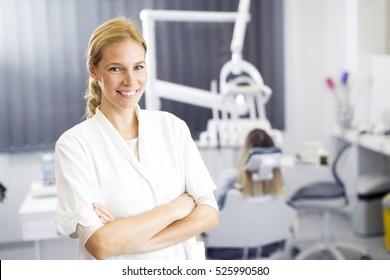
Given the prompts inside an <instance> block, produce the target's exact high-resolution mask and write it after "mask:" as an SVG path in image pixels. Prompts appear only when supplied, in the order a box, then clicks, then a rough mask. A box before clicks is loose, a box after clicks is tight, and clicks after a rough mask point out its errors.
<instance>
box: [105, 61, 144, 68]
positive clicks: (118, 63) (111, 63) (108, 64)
mask: <svg viewBox="0 0 390 280" xmlns="http://www.w3.org/2000/svg"><path fill="white" fill-rule="evenodd" d="M137 64H146V62H145V60H140V61H138V62H135V63H134V65H137ZM110 65H123V63H121V62H110V63H107V65H106V67H107V66H110Z"/></svg>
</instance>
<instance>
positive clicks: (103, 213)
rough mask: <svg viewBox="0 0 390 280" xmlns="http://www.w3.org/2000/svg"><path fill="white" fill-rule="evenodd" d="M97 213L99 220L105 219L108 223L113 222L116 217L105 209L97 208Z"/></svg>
mask: <svg viewBox="0 0 390 280" xmlns="http://www.w3.org/2000/svg"><path fill="white" fill-rule="evenodd" d="M94 210H95V213H96V214H97V215H98V216H99V218H103V219H104V220H105V221H106V222H112V221H113V220H114V217H113V216H112V215H111V213H110V212H108V211H103V209H101V208H98V207H95V208H94Z"/></svg>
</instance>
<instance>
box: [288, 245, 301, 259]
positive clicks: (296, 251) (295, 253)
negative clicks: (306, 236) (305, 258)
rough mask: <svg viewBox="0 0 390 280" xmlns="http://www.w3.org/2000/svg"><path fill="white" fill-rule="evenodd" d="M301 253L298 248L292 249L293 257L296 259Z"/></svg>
mask: <svg viewBox="0 0 390 280" xmlns="http://www.w3.org/2000/svg"><path fill="white" fill-rule="evenodd" d="M300 252H301V249H299V248H298V247H292V248H291V252H290V254H291V257H293V258H295V257H296V256H298V255H299V253H300Z"/></svg>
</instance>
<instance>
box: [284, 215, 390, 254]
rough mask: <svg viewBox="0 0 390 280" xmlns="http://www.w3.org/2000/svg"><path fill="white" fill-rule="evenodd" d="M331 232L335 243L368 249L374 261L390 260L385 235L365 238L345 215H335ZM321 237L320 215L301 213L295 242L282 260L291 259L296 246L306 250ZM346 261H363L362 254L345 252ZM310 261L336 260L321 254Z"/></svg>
mask: <svg viewBox="0 0 390 280" xmlns="http://www.w3.org/2000/svg"><path fill="white" fill-rule="evenodd" d="M330 232H331V236H332V239H331V240H333V241H338V242H348V243H352V244H356V245H360V246H362V247H363V248H366V249H367V251H368V254H369V256H370V257H371V258H372V259H374V260H390V252H388V251H387V250H386V245H385V237H384V235H383V234H380V235H376V236H372V237H363V236H361V235H358V234H356V233H355V232H354V230H353V227H352V224H351V220H350V218H349V216H348V215H345V214H344V213H341V214H338V215H337V214H334V215H333V216H332V220H331V227H330ZM320 236H321V218H320V215H319V214H318V213H299V226H298V231H297V232H296V234H295V237H294V240H290V242H289V243H288V246H287V247H288V250H287V253H288V254H284V255H283V257H282V258H284V259H291V258H292V257H291V254H290V253H291V249H292V247H293V246H294V245H296V244H299V246H298V247H300V248H302V249H304V248H307V246H308V245H310V244H312V242H313V241H314V240H318V239H319V238H320ZM343 253H344V255H345V256H346V259H355V260H358V259H361V255H360V254H356V253H354V252H351V251H347V250H344V251H343ZM309 259H316V260H321V259H334V257H332V256H331V255H329V254H327V253H325V252H319V253H317V254H314V255H312V256H311V257H309Z"/></svg>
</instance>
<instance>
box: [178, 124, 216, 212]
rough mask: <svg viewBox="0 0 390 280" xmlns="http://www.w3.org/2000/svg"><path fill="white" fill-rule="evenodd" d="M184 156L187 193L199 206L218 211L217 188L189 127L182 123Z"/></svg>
mask: <svg viewBox="0 0 390 280" xmlns="http://www.w3.org/2000/svg"><path fill="white" fill-rule="evenodd" d="M181 141H182V145H181V147H182V155H183V163H184V171H185V183H186V192H187V193H188V194H190V195H191V196H192V197H193V198H194V199H195V201H196V203H197V204H207V205H210V206H211V207H213V208H215V209H216V210H218V207H217V203H216V200H215V197H214V194H213V191H214V190H215V189H216V188H217V187H216V185H215V183H214V181H213V179H212V178H211V176H210V173H209V171H208V170H207V168H206V165H205V164H204V162H203V159H202V157H201V155H200V153H199V150H198V148H197V147H196V144H195V142H194V141H193V139H192V137H191V133H190V130H189V128H188V126H187V125H186V124H185V123H184V122H182V128H181Z"/></svg>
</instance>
